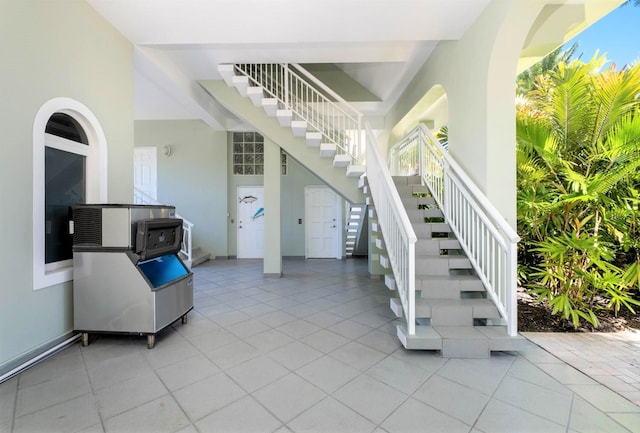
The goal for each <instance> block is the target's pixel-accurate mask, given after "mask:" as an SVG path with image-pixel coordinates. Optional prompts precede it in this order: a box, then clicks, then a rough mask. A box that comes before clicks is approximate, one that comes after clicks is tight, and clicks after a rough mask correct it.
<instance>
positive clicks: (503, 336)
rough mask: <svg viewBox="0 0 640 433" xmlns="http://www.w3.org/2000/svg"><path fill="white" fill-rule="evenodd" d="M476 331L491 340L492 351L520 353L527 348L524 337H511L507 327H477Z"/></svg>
mask: <svg viewBox="0 0 640 433" xmlns="http://www.w3.org/2000/svg"><path fill="white" fill-rule="evenodd" d="M475 329H476V330H477V331H478V332H480V333H482V334H484V335H485V336H486V337H487V338H488V339H489V350H490V351H518V350H522V349H524V348H525V347H527V342H528V340H527V339H526V338H524V337H523V336H522V335H516V336H513V337H512V336H510V335H509V334H508V333H507V327H506V326H476V327H475Z"/></svg>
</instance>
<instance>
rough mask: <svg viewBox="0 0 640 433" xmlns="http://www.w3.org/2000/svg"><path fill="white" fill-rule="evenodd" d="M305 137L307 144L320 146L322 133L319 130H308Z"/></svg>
mask: <svg viewBox="0 0 640 433" xmlns="http://www.w3.org/2000/svg"><path fill="white" fill-rule="evenodd" d="M305 138H306V139H307V146H309V147H320V143H321V142H322V134H321V133H320V132H314V131H309V132H307V134H306V136H305Z"/></svg>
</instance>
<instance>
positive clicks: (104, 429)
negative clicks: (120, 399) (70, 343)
mask: <svg viewBox="0 0 640 433" xmlns="http://www.w3.org/2000/svg"><path fill="white" fill-rule="evenodd" d="M76 344H78V345H79V346H78V350H79V351H80V357H81V358H82V365H84V371H85V374H86V375H87V380H88V381H89V389H91V396H92V397H93V404H94V405H95V408H96V412H97V413H98V419H99V420H100V426H101V427H102V431H103V432H106V431H107V427H106V425H105V421H106V420H105V419H104V417H103V416H102V412H101V411H100V405H99V404H98V399H97V398H96V390H95V389H94V386H93V380H91V375H90V374H89V367H87V360H86V359H85V356H84V355H85V354H84V351H83V350H82V346H81V343H76Z"/></svg>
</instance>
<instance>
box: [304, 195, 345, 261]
mask: <svg viewBox="0 0 640 433" xmlns="http://www.w3.org/2000/svg"><path fill="white" fill-rule="evenodd" d="M339 203H340V199H339V198H338V195H337V194H336V193H335V192H334V191H333V190H332V189H331V188H328V187H324V186H308V187H306V188H305V219H306V221H307V224H306V230H305V232H306V251H307V254H306V255H307V258H310V259H313V258H337V259H340V258H342V245H341V243H340V241H341V239H342V225H341V223H340V213H341V212H340V206H339Z"/></svg>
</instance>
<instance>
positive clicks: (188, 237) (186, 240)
mask: <svg viewBox="0 0 640 433" xmlns="http://www.w3.org/2000/svg"><path fill="white" fill-rule="evenodd" d="M133 203H134V204H162V203H160V202H159V201H157V200H156V199H154V198H153V197H151V196H150V195H149V194H147V193H145V192H144V191H141V190H140V189H138V188H135V187H134V188H133ZM176 218H180V219H182V231H183V233H184V237H183V238H182V248H181V249H180V252H181V253H182V254H183V255H184V256H185V258H186V261H187V262H188V263H191V259H192V258H193V242H192V240H193V238H192V232H193V223H192V222H191V221H189V220H188V219H186V218H184V217H182V216H180V215H178V214H177V213H176Z"/></svg>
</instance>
